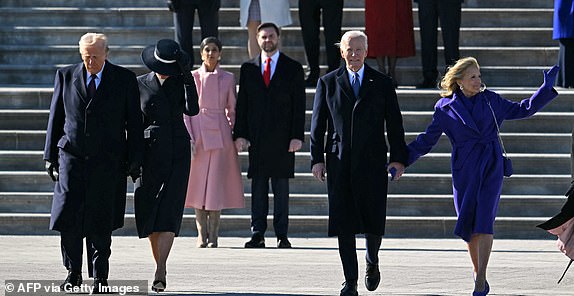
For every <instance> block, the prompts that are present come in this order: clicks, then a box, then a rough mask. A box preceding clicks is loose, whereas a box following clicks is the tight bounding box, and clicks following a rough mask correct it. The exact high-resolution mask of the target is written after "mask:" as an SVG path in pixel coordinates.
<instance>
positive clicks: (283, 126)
mask: <svg viewBox="0 0 574 296" xmlns="http://www.w3.org/2000/svg"><path fill="white" fill-rule="evenodd" d="M304 127H305V80H304V74H303V67H302V66H301V64H300V63H299V62H297V61H295V60H293V59H291V58H289V57H287V56H286V55H284V54H282V53H280V54H279V59H278V61H277V67H276V69H275V73H274V74H273V77H272V78H271V82H270V84H269V87H266V86H265V82H264V81H263V75H261V57H260V56H257V57H256V58H254V59H252V60H250V61H248V62H245V63H243V65H241V72H240V77H239V94H238V96H237V105H236V119H235V127H234V130H233V138H234V139H237V138H245V139H247V140H249V141H250V143H251V146H250V147H249V170H248V172H247V177H249V178H251V177H254V176H258V177H277V178H293V177H294V170H295V153H294V152H289V142H290V141H291V140H292V139H299V140H301V141H303V140H304V132H305V131H304Z"/></svg>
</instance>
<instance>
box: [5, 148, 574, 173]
mask: <svg viewBox="0 0 574 296" xmlns="http://www.w3.org/2000/svg"><path fill="white" fill-rule="evenodd" d="M509 156H510V157H511V158H512V163H513V168H514V173H515V174H569V173H570V154H566V153H564V154H540V153H534V154H526V153H510V154H509ZM450 158H451V155H450V153H430V154H428V155H426V156H425V157H423V158H421V159H420V160H418V161H417V162H416V163H415V164H413V165H412V166H410V167H409V168H408V170H407V172H409V173H430V174H433V173H434V174H439V173H448V172H450V169H451V166H450V165H451V164H450ZM248 161H249V160H248V154H247V152H240V153H239V162H240V168H241V171H243V172H246V171H247V169H248V167H249V162H248ZM310 167H311V163H310V153H309V152H296V153H295V172H298V173H308V172H309V171H310ZM16 170H23V171H43V170H44V161H43V152H42V151H7V150H0V171H16Z"/></svg>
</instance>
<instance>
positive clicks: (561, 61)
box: [556, 38, 574, 87]
mask: <svg viewBox="0 0 574 296" xmlns="http://www.w3.org/2000/svg"><path fill="white" fill-rule="evenodd" d="M559 41H560V56H559V58H558V65H559V66H560V72H558V79H557V81H556V82H557V83H556V85H558V86H561V87H574V38H562V39H560V40H559Z"/></svg>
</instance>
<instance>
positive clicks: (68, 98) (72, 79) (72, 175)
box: [44, 33, 143, 289]
mask: <svg viewBox="0 0 574 296" xmlns="http://www.w3.org/2000/svg"><path fill="white" fill-rule="evenodd" d="M79 46H80V54H81V56H82V60H83V63H78V64H75V65H71V66H67V67H64V68H61V69H59V70H57V72H56V77H55V81H54V94H53V96H52V103H51V105H50V117H49V121H48V128H47V132H46V145H45V148H44V160H45V161H46V169H47V171H48V174H49V175H50V177H51V178H52V179H53V180H54V182H56V183H55V186H54V198H53V201H52V211H51V218H50V229H53V230H56V231H59V232H60V236H61V251H62V257H63V262H64V266H65V267H66V268H67V270H68V277H67V278H66V280H65V282H64V283H63V284H62V288H66V289H70V288H71V287H73V286H79V285H81V283H82V275H81V270H82V250H83V246H82V242H83V238H84V237H85V238H86V246H87V253H88V254H87V255H88V272H89V276H90V277H94V287H96V288H98V287H100V286H104V285H107V278H108V270H109V262H108V259H109V256H110V253H111V250H110V247H111V234H112V231H113V230H115V229H118V228H120V227H122V226H123V224H124V212H125V204H126V187H127V184H126V183H127V177H126V176H127V175H131V176H132V178H134V179H135V178H137V177H138V176H139V175H140V165H141V160H142V147H143V128H142V117H141V111H140V109H139V91H138V85H137V81H136V76H135V74H134V73H133V72H131V71H130V70H127V69H125V68H122V67H119V66H116V65H114V64H112V63H110V62H108V61H107V55H108V44H107V38H106V36H105V35H103V34H96V33H87V34H85V35H83V36H82V37H81V39H80V42H79Z"/></svg>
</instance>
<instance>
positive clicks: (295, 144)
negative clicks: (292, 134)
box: [289, 139, 303, 152]
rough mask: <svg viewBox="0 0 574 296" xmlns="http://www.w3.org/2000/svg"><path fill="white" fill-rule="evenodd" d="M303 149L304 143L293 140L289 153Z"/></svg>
mask: <svg viewBox="0 0 574 296" xmlns="http://www.w3.org/2000/svg"><path fill="white" fill-rule="evenodd" d="M301 147H303V142H302V141H301V140H299V139H291V142H289V152H295V151H299V150H301Z"/></svg>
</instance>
